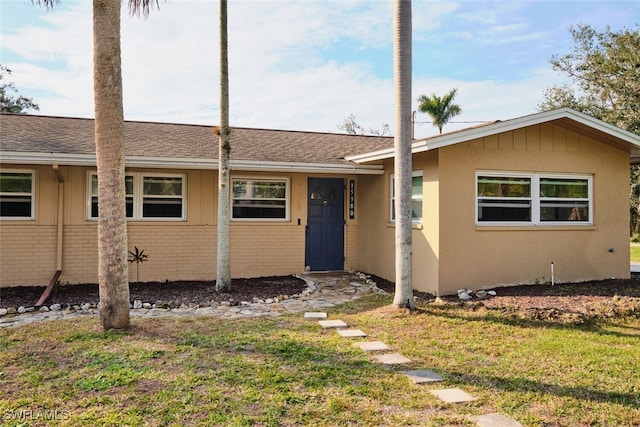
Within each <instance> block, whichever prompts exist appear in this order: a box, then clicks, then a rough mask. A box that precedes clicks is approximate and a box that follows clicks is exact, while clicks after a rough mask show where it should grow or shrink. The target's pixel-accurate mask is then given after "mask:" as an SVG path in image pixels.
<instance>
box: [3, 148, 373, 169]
mask: <svg viewBox="0 0 640 427" xmlns="http://www.w3.org/2000/svg"><path fill="white" fill-rule="evenodd" d="M0 162H1V163H6V164H30V165H52V164H58V165H67V166H95V165H96V156H95V155H93V154H65V153H31V152H15V151H13V152H12V151H0ZM125 165H126V166H127V167H139V168H155V169H207V170H214V169H218V160H217V159H215V160H213V159H205V158H203V159H196V158H168V157H142V156H127V157H126V160H125ZM230 167H231V168H232V169H234V170H242V171H269V172H300V173H331V174H356V175H382V174H383V172H384V171H383V168H382V166H381V165H370V166H360V165H357V164H353V165H348V164H332V163H293V162H292V163H287V162H267V161H264V162H261V161H251V160H233V161H231V162H230Z"/></svg>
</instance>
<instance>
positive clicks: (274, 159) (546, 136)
mask: <svg viewBox="0 0 640 427" xmlns="http://www.w3.org/2000/svg"><path fill="white" fill-rule="evenodd" d="M125 141H126V147H127V148H126V188H127V200H126V202H127V216H128V218H129V223H128V241H129V246H130V248H131V249H133V247H134V246H137V247H138V248H140V249H143V250H144V251H145V254H148V256H149V260H148V262H146V263H144V264H143V265H142V266H141V269H140V280H141V281H165V280H168V281H173V280H213V279H215V274H216V246H217V245H216V237H217V233H216V221H217V214H216V209H217V167H218V162H217V159H218V142H217V138H216V137H214V135H213V133H212V127H211V126H194V125H183V124H167V123H147V122H133V121H127V122H126V123H125ZM231 146H232V150H231V168H232V172H231V180H232V190H231V195H230V196H231V197H232V203H231V204H232V223H231V274H232V276H233V277H258V276H271V275H287V274H294V273H301V272H302V271H304V270H305V268H307V269H310V270H312V271H327V270H345V269H355V270H360V271H366V272H369V273H372V274H376V275H378V276H381V277H384V278H386V279H390V280H394V277H395V273H394V247H395V245H394V231H393V229H394V209H393V199H394V194H393V178H394V174H393V167H394V165H393V138H390V137H378V136H356V135H342V134H329V133H317V132H295V131H283V130H267V129H248V128H233V129H232V133H231ZM412 149H413V206H414V209H413V215H414V227H413V228H414V230H413V259H414V262H413V275H414V277H413V284H414V288H415V289H416V290H419V291H424V292H430V293H433V294H437V295H446V294H452V293H455V292H456V290H457V289H459V288H462V287H468V288H472V289H481V288H489V287H495V286H501V285H512V284H525V283H535V282H544V281H547V280H550V279H551V264H552V263H553V266H554V270H553V271H554V277H553V278H554V280H555V281H556V282H560V281H563V282H565V281H582V280H593V279H604V278H610V277H617V278H628V277H629V275H630V268H629V240H628V237H629V165H630V164H638V163H640V137H639V136H638V135H635V134H632V133H629V132H626V131H624V130H621V129H619V128H616V127H614V126H611V125H609V124H607V123H604V122H602V121H600V120H596V119H593V118H591V117H589V116H587V115H584V114H582V113H579V112H576V111H574V110H571V109H566V108H565V109H559V110H554V111H549V112H543V113H538V114H533V115H529V116H525V117H520V118H516V119H512V120H507V121H497V122H492V123H488V124H484V125H482V126H477V127H473V128H469V129H465V130H461V131H456V132H451V133H447V134H443V135H438V136H434V137H430V138H426V139H421V140H416V141H414V142H413V148H412ZM96 182H97V176H96V160H95V147H94V123H93V120H91V119H78V118H66V117H46V116H35V115H14V114H1V115H0V287H7V286H19V285H42V286H44V285H46V284H47V283H48V282H49V281H50V279H51V278H52V276H53V275H54V273H55V272H56V271H60V272H61V273H59V274H60V275H59V280H60V282H62V283H69V284H76V283H95V282H97V262H98V261H97V221H96V219H97V215H98V201H97V195H96ZM131 270H132V272H131V278H132V280H135V276H134V274H135V269H131Z"/></svg>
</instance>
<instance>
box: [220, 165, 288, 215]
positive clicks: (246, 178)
mask: <svg viewBox="0 0 640 427" xmlns="http://www.w3.org/2000/svg"><path fill="white" fill-rule="evenodd" d="M235 181H271V182H283V183H284V184H285V208H284V209H285V214H284V215H285V217H284V218H235V217H234V216H233V200H234V197H233V184H234V182H235ZM229 198H230V199H229V201H230V203H229V205H230V206H229V208H230V209H231V212H230V213H229V217H230V218H231V221H234V222H235V221H238V222H263V221H265V222H288V221H290V207H291V179H290V178H288V177H274V176H268V177H263V176H233V177H231V185H230V188H229Z"/></svg>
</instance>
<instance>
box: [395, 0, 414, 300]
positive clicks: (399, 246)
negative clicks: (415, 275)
mask: <svg viewBox="0 0 640 427" xmlns="http://www.w3.org/2000/svg"><path fill="white" fill-rule="evenodd" d="M393 22H394V26H393V46H394V56H393V58H394V61H393V66H394V80H395V128H396V132H395V136H394V173H395V179H394V185H395V195H396V197H395V211H396V227H395V240H396V288H395V296H394V299H393V306H395V307H398V308H400V307H405V308H408V309H410V310H413V309H414V308H415V305H414V300H413V283H412V265H411V257H412V242H411V232H412V219H411V181H412V179H411V169H412V165H411V0H395V2H394V13H393Z"/></svg>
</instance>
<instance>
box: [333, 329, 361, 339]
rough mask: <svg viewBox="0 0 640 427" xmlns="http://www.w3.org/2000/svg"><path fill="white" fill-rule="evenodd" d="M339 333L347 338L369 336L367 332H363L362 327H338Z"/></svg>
mask: <svg viewBox="0 0 640 427" xmlns="http://www.w3.org/2000/svg"><path fill="white" fill-rule="evenodd" d="M338 333H339V334H340V336H341V337H345V338H359V337H366V336H367V334H365V333H364V332H362V331H361V330H360V329H338Z"/></svg>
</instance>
